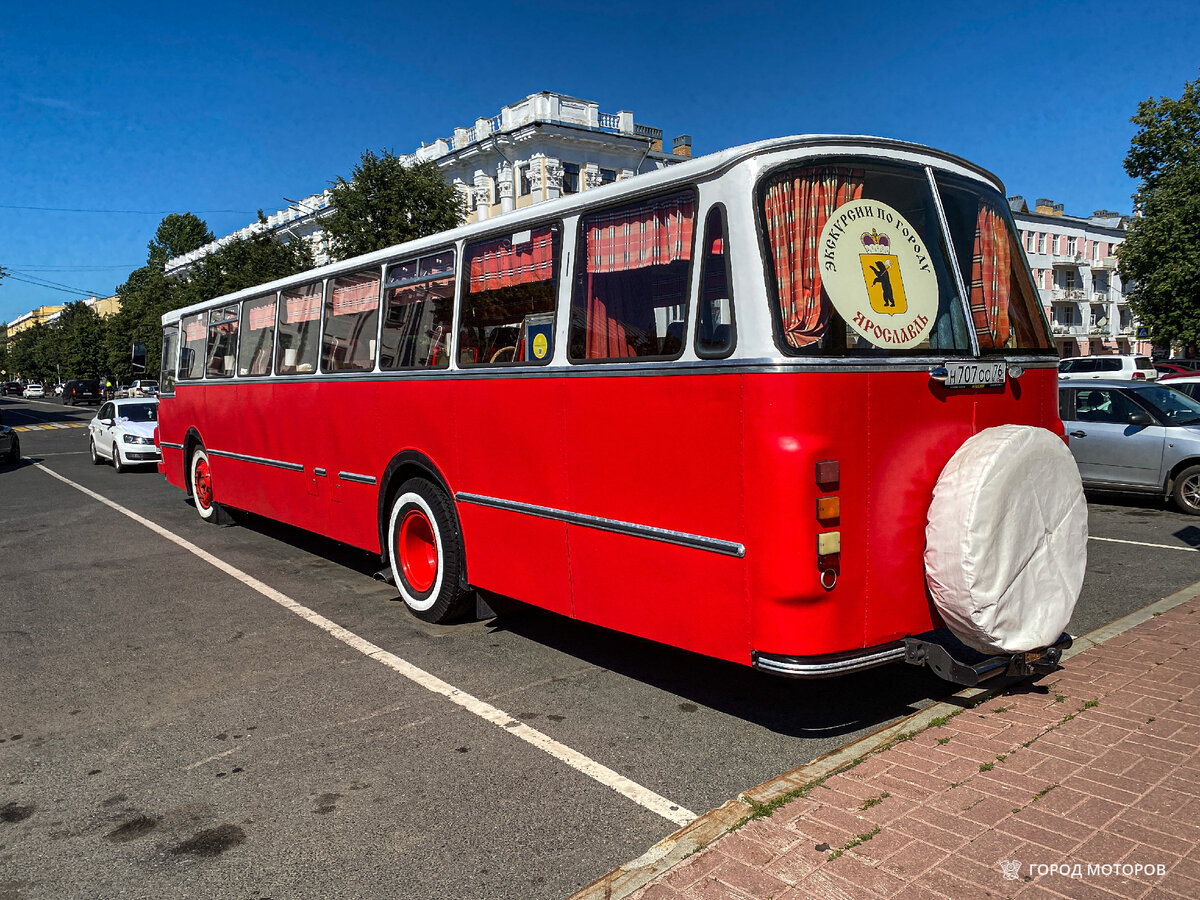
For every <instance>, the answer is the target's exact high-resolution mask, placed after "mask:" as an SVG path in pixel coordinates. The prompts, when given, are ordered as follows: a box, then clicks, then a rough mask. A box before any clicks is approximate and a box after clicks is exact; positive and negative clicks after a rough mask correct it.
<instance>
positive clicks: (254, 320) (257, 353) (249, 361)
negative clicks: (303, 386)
mask: <svg viewBox="0 0 1200 900" xmlns="http://www.w3.org/2000/svg"><path fill="white" fill-rule="evenodd" d="M242 323H243V324H242V333H241V344H240V345H239V348H238V359H239V362H238V374H239V375H270V374H271V357H272V356H274V355H275V295H274V294H272V295H270V296H268V297H257V298H255V299H254V300H247V301H245V302H244V303H243V304H242Z"/></svg>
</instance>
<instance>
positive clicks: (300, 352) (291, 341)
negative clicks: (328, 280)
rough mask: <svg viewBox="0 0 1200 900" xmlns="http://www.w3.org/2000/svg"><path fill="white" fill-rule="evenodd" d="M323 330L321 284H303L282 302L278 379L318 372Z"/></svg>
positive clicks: (291, 291) (277, 345) (284, 294)
mask: <svg viewBox="0 0 1200 900" xmlns="http://www.w3.org/2000/svg"><path fill="white" fill-rule="evenodd" d="M320 329H321V282H320V281H317V282H314V283H313V284H302V285H300V286H299V287H295V288H292V289H291V290H287V291H284V292H283V293H282V294H281V295H280V298H279V341H278V343H277V344H276V346H275V373H276V374H277V375H304V374H307V373H309V372H312V371H314V370H315V369H316V363H317V334H318V333H319V332H320Z"/></svg>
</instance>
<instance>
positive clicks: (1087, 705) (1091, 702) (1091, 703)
mask: <svg viewBox="0 0 1200 900" xmlns="http://www.w3.org/2000/svg"><path fill="white" fill-rule="evenodd" d="M1099 705H1100V701H1099V700H1089V701H1087V702H1086V703H1085V704H1083V708H1084V709H1092V708H1093V707H1096V706H1099Z"/></svg>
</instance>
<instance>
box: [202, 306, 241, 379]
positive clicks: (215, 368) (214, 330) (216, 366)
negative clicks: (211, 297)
mask: <svg viewBox="0 0 1200 900" xmlns="http://www.w3.org/2000/svg"><path fill="white" fill-rule="evenodd" d="M237 336H238V307H237V304H236V303H235V304H234V305H233V306H219V307H217V308H216V309H214V310H212V311H210V312H209V314H208V355H207V357H206V359H205V366H204V377H205V378H232V377H233V364H234V360H235V359H236V358H237Z"/></svg>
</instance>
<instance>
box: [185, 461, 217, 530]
mask: <svg viewBox="0 0 1200 900" xmlns="http://www.w3.org/2000/svg"><path fill="white" fill-rule="evenodd" d="M191 469H192V474H191V485H192V499H193V500H194V501H195V503H196V512H198V513H200V518H202V519H204V521H206V522H211V521H212V520H213V519H214V518H215V517H216V515H217V503H216V501H215V500H213V486H212V469H211V468H210V467H209V464H208V454H207V453H205V452H204V447H197V448H196V450H195V452H194V453H192V466H191Z"/></svg>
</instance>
